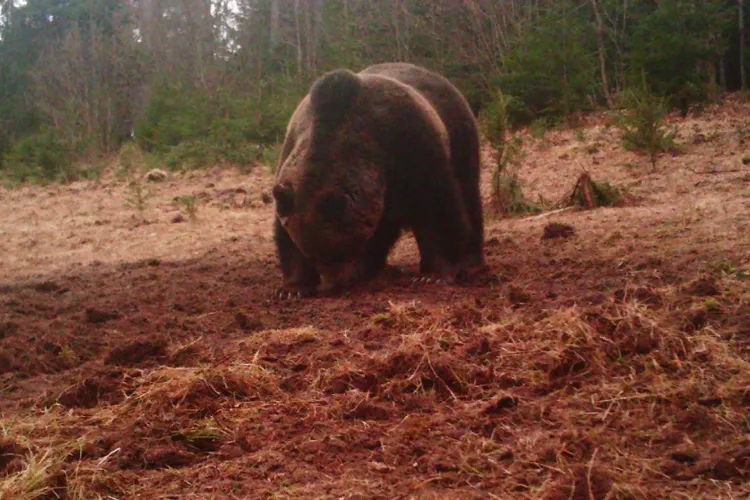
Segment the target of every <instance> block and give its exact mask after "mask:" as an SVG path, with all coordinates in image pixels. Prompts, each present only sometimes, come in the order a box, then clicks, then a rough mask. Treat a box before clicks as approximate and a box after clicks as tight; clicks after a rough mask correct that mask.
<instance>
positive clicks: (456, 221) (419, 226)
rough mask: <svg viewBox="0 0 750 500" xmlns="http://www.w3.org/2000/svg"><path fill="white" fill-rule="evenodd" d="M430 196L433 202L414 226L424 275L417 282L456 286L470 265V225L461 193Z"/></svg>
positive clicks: (420, 211) (448, 191)
mask: <svg viewBox="0 0 750 500" xmlns="http://www.w3.org/2000/svg"><path fill="white" fill-rule="evenodd" d="M441 191H442V192H441ZM430 194H431V195H432V196H431V198H433V199H432V200H429V201H430V203H426V204H424V205H422V206H420V207H419V209H418V210H417V213H416V215H415V217H414V221H413V222H412V224H411V226H412V230H413V231H414V237H415V238H416V240H417V246H418V247H419V254H420V264H419V273H420V274H421V275H422V276H421V278H420V279H418V280H416V281H422V282H431V281H438V282H445V283H453V282H455V280H456V279H457V278H458V277H459V276H460V275H461V274H462V272H463V271H464V269H463V268H465V267H466V265H467V264H468V260H469V259H468V258H467V255H468V252H470V251H471V249H470V248H469V238H470V233H471V225H470V223H469V221H468V217H467V214H466V212H465V209H464V206H463V203H462V200H461V198H460V196H459V195H458V193H456V192H455V191H454V190H452V189H450V187H446V186H443V189H442V190H441V189H439V188H438V189H434V190H431V191H430Z"/></svg>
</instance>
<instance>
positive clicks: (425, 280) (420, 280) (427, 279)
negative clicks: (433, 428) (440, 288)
mask: <svg viewBox="0 0 750 500" xmlns="http://www.w3.org/2000/svg"><path fill="white" fill-rule="evenodd" d="M411 282H412V283H414V284H420V285H421V284H430V283H435V284H438V285H447V284H448V281H447V280H445V279H443V278H434V277H432V276H418V277H416V278H412V280H411Z"/></svg>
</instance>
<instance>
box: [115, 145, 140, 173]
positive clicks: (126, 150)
mask: <svg viewBox="0 0 750 500" xmlns="http://www.w3.org/2000/svg"><path fill="white" fill-rule="evenodd" d="M117 164H118V166H117V170H116V171H115V175H116V176H117V178H119V179H126V178H129V177H132V176H133V175H135V174H137V173H138V172H140V171H142V170H143V168H144V165H145V164H146V160H145V158H144V156H143V151H141V148H140V147H139V146H138V144H136V143H135V142H132V141H131V142H126V143H125V144H123V145H122V147H120V152H119V153H118V155H117Z"/></svg>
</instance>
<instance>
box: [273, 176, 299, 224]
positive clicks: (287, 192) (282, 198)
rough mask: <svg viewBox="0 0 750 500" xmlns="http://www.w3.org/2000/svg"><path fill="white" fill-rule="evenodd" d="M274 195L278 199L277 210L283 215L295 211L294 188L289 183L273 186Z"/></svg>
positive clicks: (285, 215)
mask: <svg viewBox="0 0 750 500" xmlns="http://www.w3.org/2000/svg"><path fill="white" fill-rule="evenodd" d="M272 192H273V197H274V199H276V212H277V213H278V214H279V215H280V216H281V217H287V216H289V215H292V212H294V188H293V187H292V186H291V185H289V184H286V183H284V184H276V185H275V186H274V187H273V191H272Z"/></svg>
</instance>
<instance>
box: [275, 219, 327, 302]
mask: <svg viewBox="0 0 750 500" xmlns="http://www.w3.org/2000/svg"><path fill="white" fill-rule="evenodd" d="M274 239H275V241H276V249H277V251H278V256H279V260H280V261H281V272H282V275H283V277H284V282H283V284H282V285H281V287H280V288H279V289H278V290H276V296H277V297H278V298H281V299H287V298H295V297H296V298H303V297H310V296H312V295H315V294H316V292H317V287H318V285H319V284H320V274H319V273H318V270H317V269H316V267H315V265H314V264H313V263H312V261H311V260H310V259H308V258H307V257H305V256H304V255H302V252H300V251H299V249H298V248H297V246H296V245H295V244H294V242H293V241H292V239H291V238H290V237H289V233H287V231H286V229H284V227H283V226H282V225H281V222H279V220H278V219H276V221H275V223H274Z"/></svg>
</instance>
